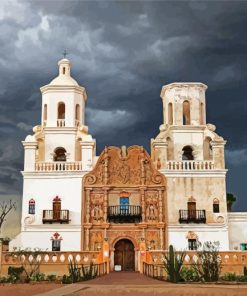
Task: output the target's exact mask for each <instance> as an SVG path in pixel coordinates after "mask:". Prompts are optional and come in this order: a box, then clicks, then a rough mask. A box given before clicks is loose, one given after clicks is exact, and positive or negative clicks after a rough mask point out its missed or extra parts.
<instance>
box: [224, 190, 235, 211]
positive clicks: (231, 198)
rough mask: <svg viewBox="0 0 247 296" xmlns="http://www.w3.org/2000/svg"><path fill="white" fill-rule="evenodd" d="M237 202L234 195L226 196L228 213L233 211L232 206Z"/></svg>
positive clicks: (228, 194)
mask: <svg viewBox="0 0 247 296" xmlns="http://www.w3.org/2000/svg"><path fill="white" fill-rule="evenodd" d="M236 200H237V197H236V196H235V195H234V194H233V193H229V192H228V193H227V194H226V202H227V212H231V211H232V205H233V204H234V202H235V201H236Z"/></svg>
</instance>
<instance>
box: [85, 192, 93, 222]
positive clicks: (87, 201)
mask: <svg viewBox="0 0 247 296" xmlns="http://www.w3.org/2000/svg"><path fill="white" fill-rule="evenodd" d="M91 190H92V188H87V189H86V223H87V224H88V223H90V191H91Z"/></svg>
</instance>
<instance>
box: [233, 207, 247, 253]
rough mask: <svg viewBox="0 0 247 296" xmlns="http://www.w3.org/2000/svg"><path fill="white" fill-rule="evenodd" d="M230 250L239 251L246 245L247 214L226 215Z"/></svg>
mask: <svg viewBox="0 0 247 296" xmlns="http://www.w3.org/2000/svg"><path fill="white" fill-rule="evenodd" d="M228 227H229V244H230V250H240V244H241V243H247V212H240V213H239V212H238V213H237V212H236V213H234V212H233V213H228Z"/></svg>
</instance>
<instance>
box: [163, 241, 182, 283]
mask: <svg viewBox="0 0 247 296" xmlns="http://www.w3.org/2000/svg"><path fill="white" fill-rule="evenodd" d="M184 258H185V253H184V252H181V253H176V252H175V250H174V248H173V246H172V245H170V246H169V252H168V253H167V255H165V256H164V267H165V270H166V272H167V274H168V279H169V281H171V282H173V283H177V282H179V281H180V280H181V279H182V277H181V268H182V265H183V262H184Z"/></svg>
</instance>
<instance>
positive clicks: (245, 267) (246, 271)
mask: <svg viewBox="0 0 247 296" xmlns="http://www.w3.org/2000/svg"><path fill="white" fill-rule="evenodd" d="M244 275H246V276H247V266H244Z"/></svg>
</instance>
